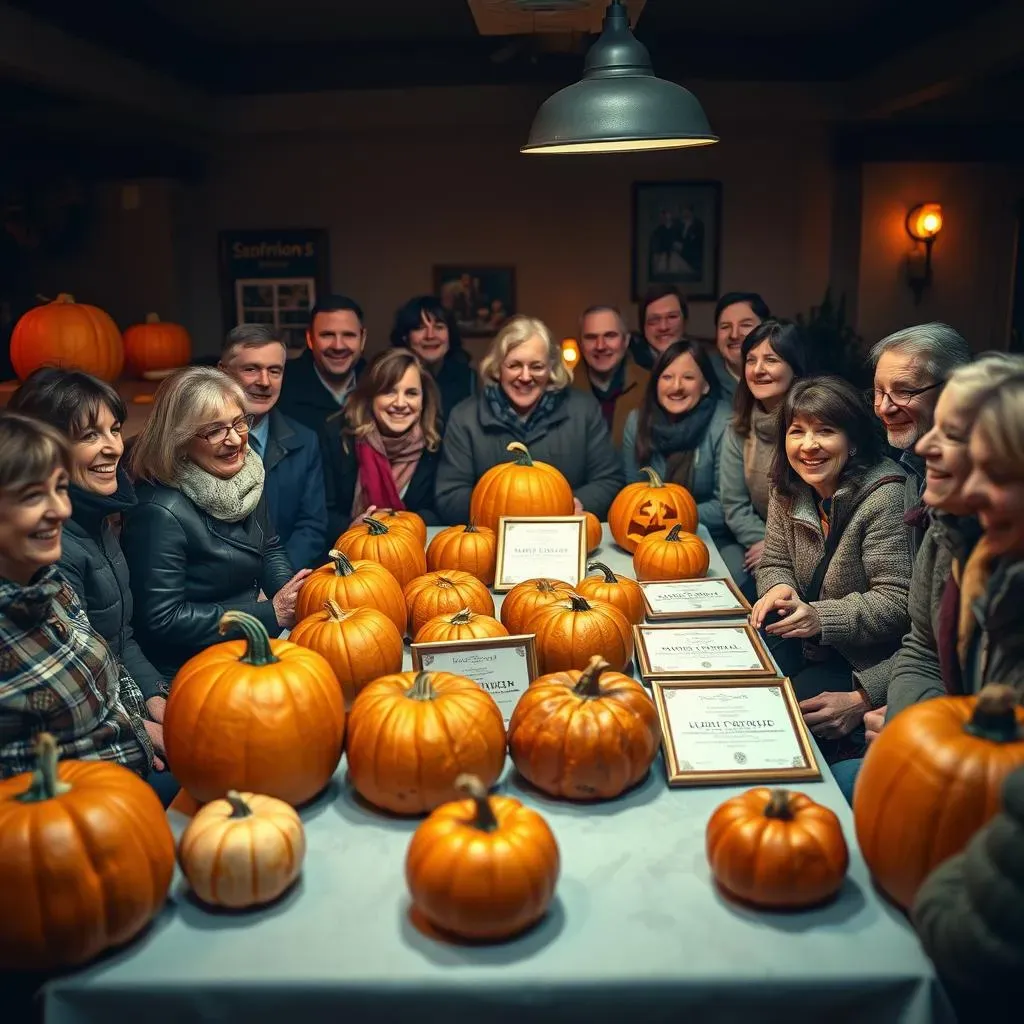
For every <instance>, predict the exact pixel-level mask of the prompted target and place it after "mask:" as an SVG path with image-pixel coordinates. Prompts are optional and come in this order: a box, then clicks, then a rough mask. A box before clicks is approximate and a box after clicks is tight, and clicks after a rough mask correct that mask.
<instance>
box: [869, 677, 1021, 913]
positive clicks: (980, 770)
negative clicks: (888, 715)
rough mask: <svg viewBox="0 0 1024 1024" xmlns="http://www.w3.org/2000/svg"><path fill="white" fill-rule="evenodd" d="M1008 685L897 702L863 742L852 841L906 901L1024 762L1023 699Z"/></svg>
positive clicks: (995, 805) (994, 805)
mask: <svg viewBox="0 0 1024 1024" xmlns="http://www.w3.org/2000/svg"><path fill="white" fill-rule="evenodd" d="M1016 702H1017V697H1016V694H1015V692H1014V690H1013V689H1012V688H1011V687H1009V686H1003V685H1001V684H996V683H991V684H989V685H988V686H985V687H984V688H983V689H982V690H981V692H980V693H979V694H978V695H977V696H974V697H935V698H933V699H932V700H926V701H922V702H921V703H920V704H913V705H911V706H910V707H908V708H904V710H903V711H901V712H900V713H899V714H898V715H895V716H894V717H893V719H892V721H890V722H887V723H886V725H885V728H884V729H883V730H882V731H881V732H880V733H879V734H878V738H877V739H876V740H875V741H874V742H873V743H872V744H871V746H870V747H868V752H867V756H866V757H865V758H864V764H863V765H862V766H861V769H860V773H859V774H858V776H857V785H856V786H855V787H854V792H853V815H854V821H855V823H856V826H857V841H858V842H859V843H860V848H861V852H862V853H863V854H864V860H865V861H867V865H868V867H869V868H870V869H871V873H872V875H874V878H875V881H876V883H877V884H878V885H879V887H880V888H881V889H882V890H883V891H884V892H885V893H886V894H887V895H888V896H889V897H890V898H891V899H893V900H894V901H895V902H896V903H898V904H899V905H900V906H901V907H904V908H905V909H909V908H910V906H911V905H912V903H913V902H914V897H915V896H916V894H917V890H918V888H919V887H920V886H921V884H922V882H924V880H925V878H927V876H928V875H929V874H931V872H932V870H933V869H934V868H936V867H938V866H939V864H941V863H942V862H943V861H945V860H947V859H948V858H949V857H952V856H953V855H954V854H956V853H959V852H960V851H961V850H963V848H964V847H965V846H966V845H967V843H968V841H969V840H970V839H971V837H972V836H973V835H974V834H975V833H976V832H977V831H978V830H979V829H980V828H981V827H982V826H983V825H985V824H986V822H988V821H989V819H990V818H992V817H993V816H994V815H995V814H996V813H997V812H998V811H999V809H1000V806H1001V798H1002V787H1003V783H1004V782H1005V781H1006V777H1007V776H1008V775H1009V774H1010V773H1011V772H1012V771H1013V770H1014V769H1015V768H1018V767H1020V766H1021V765H1024V707H1016V706H1015V705H1016Z"/></svg>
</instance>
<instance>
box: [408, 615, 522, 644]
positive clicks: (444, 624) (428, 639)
mask: <svg viewBox="0 0 1024 1024" xmlns="http://www.w3.org/2000/svg"><path fill="white" fill-rule="evenodd" d="M490 636H508V630H507V629H506V628H505V627H504V626H503V625H502V624H501V623H500V622H499V621H498V620H497V619H496V618H494V617H493V616H491V615H479V614H478V613H477V612H474V611H471V610H470V609H469V608H463V609H461V610H460V611H457V612H456V613H455V614H454V615H435V616H434V618H432V619H427V621H426V622H424V623H423V625H422V626H420V628H419V631H418V632H417V633H416V634H415V637H414V638H413V642H414V643H418V644H431V643H458V642H459V641H461V640H483V639H484V638H485V637H490Z"/></svg>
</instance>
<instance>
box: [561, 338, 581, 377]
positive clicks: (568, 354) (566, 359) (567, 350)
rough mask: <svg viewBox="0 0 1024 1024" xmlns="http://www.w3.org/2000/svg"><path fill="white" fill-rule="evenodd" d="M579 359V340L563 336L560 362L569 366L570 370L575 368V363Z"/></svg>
mask: <svg viewBox="0 0 1024 1024" xmlns="http://www.w3.org/2000/svg"><path fill="white" fill-rule="evenodd" d="M579 361H580V346H579V342H578V341H577V340H576V339H575V338H563V339H562V362H563V363H565V365H566V366H568V367H569V369H570V370H575V369H576V365H577V364H578V363H579Z"/></svg>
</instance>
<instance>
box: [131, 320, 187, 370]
mask: <svg viewBox="0 0 1024 1024" xmlns="http://www.w3.org/2000/svg"><path fill="white" fill-rule="evenodd" d="M191 359H192V339H191V338H190V337H189V336H188V331H186V330H185V328H184V327H182V326H181V324H172V323H165V322H164V321H162V320H161V319H160V317H158V316H157V315H156V313H147V314H146V322H145V323H142V324H132V326H131V327H129V328H128V329H127V330H126V331H125V332H124V361H125V365H126V366H127V368H128V372H129V373H131V374H133V375H134V376H136V377H141V376H142V375H143V374H144V373H148V372H152V371H153V370H175V369H177V368H178V367H179V366H188V364H189V362H190V361H191Z"/></svg>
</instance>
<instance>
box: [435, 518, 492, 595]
mask: <svg viewBox="0 0 1024 1024" xmlns="http://www.w3.org/2000/svg"><path fill="white" fill-rule="evenodd" d="M497 555H498V541H497V537H496V536H495V533H494V531H493V530H490V529H488V528H487V527H486V526H475V525H474V524H473V523H469V524H468V525H467V526H449V527H447V529H444V530H442V531H441V532H440V533H438V534H437V536H435V537H434V539H433V540H432V541H431V542H430V547H428V548H427V568H428V569H431V570H433V571H435V572H436V571H438V570H441V569H461V570H462V571H463V572H468V573H469V574H470V575H472V576H475V577H476V578H477V579H478V580H481V581H482V582H483V583H485V584H487V586H489V587H490V586H492V585H493V584H494V569H495V561H496V560H497Z"/></svg>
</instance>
